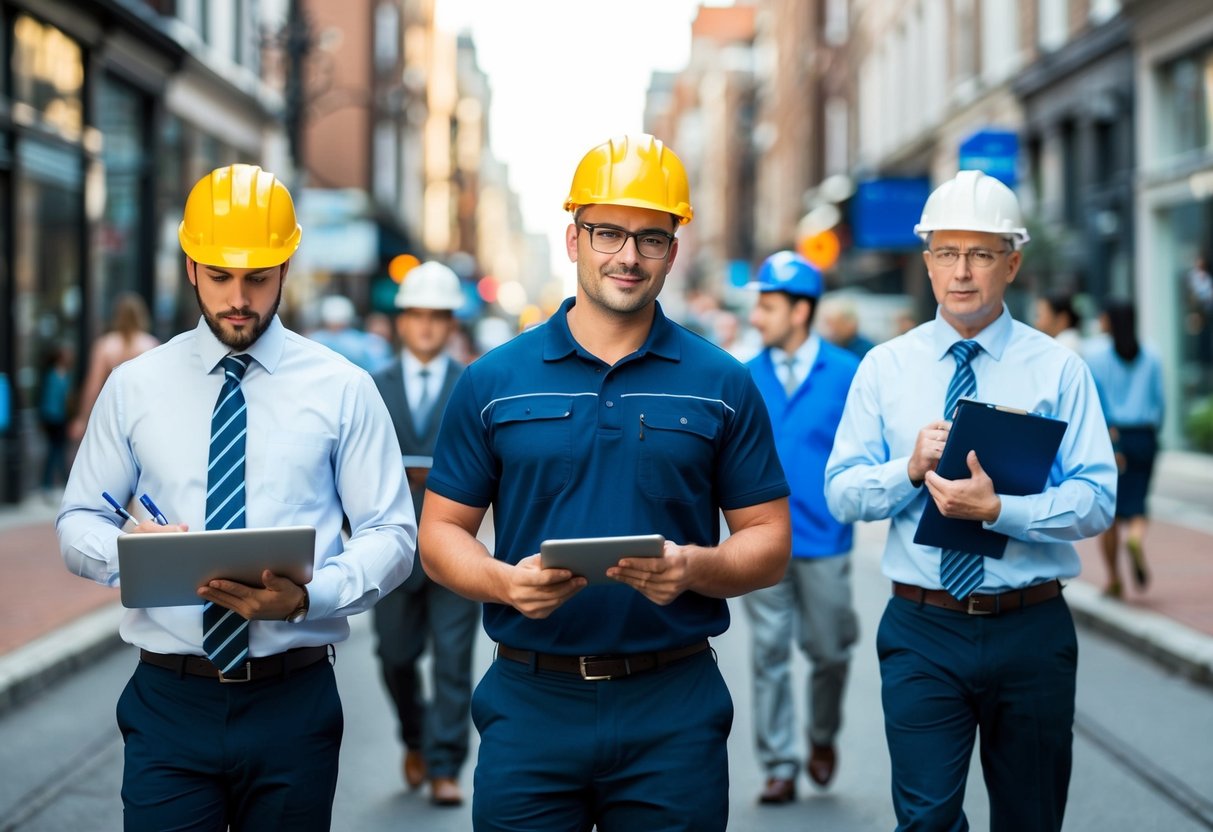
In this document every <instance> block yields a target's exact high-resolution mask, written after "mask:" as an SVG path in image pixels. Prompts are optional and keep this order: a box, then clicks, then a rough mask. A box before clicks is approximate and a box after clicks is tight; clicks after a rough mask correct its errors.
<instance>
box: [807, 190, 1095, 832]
mask: <svg viewBox="0 0 1213 832" xmlns="http://www.w3.org/2000/svg"><path fill="white" fill-rule="evenodd" d="M914 232H915V233H916V234H918V235H919V237H921V238H922V240H923V242H924V244H925V247H926V250H925V251H924V252H923V255H922V258H923V261H924V263H925V264H926V267H927V274H928V276H929V277H930V279H931V288H932V290H933V291H934V293H935V299H936V300H937V301H938V304H939V306H938V310H937V312H936V315H935V318H934V319H933V320H931V321H928V322H926V323H924V324H922V325H921V326H918V327H916V328H914V329H912V330H910V331H909V332H907V333H906V334H905V335H902V336H899V337H897V338H894V339H892V340H890V341H886V342H885V343H883V344H880V345H878V346H876V347H874V348H872V350H871V351H870V352H869V353H868V354H867V355H866V356H865V357H864V359H863V362H862V363H861V364H860V365H859V370H858V371H857V373H856V375H855V380H854V382H852V384H851V389H850V392H849V394H848V396H847V403H846V405H845V406H844V408H843V414H842V421H841V423H840V424H839V426H838V432H837V433H836V435H835V438H834V447H833V450H832V451H831V454H830V459H829V461H828V462H827V463H826V485H825V494H826V502H827V503H828V505H829V507H830V511H831V513H832V514H833V515H834V516H835V517H836V518H837V519H838V520H839V521H840V522H843V523H853V522H856V521H860V520H863V521H872V520H889V521H890V525H889V534H888V538H887V541H886V543H885V550H884V558H883V560H882V564H881V565H882V569H883V571H884V574H885V576H886V577H887V578H888V579H889V580H890V581H891V582H892V597H891V598H890V599H889V601H888V605H887V606H886V607H885V611H884V616H883V618H882V619H881V622H880V629H879V632H878V633H877V636H876V640H877V649H878V651H879V654H880V675H881V685H882V692H883V704H884V721H885V738H886V740H887V742H888V746H889V758H890V761H891V764H892V775H893V788H892V792H893V807H894V810H895V811H896V813H897V823H898V826H897V828H898V829H899V830H918V829H966V828H968V823H967V821H966V820H965V816H964V795H965V782H966V780H967V778H968V774H969V760H970V759H971V758H972V754H973V744H974V742H975V741H976V738H977V737H978V735H980V737H981V761H982V767H983V769H984V774H985V783H986V787H987V792H988V793H989V798H990V817H991V818H992V819H993V823H992V824H991V828H992V829H994V830H1016V832H1026V831H1027V830H1033V832H1056V830H1059V829H1061V825H1062V818H1063V816H1064V814H1065V805H1066V793H1067V789H1068V787H1069V782H1070V768H1071V745H1072V743H1073V739H1074V736H1073V724H1074V689H1075V688H1074V686H1075V672H1076V669H1077V660H1078V646H1077V642H1076V636H1075V632H1074V622H1073V620H1072V619H1071V617H1070V610H1069V608H1068V607H1067V606H1066V601H1065V599H1064V598H1063V596H1062V592H1061V586H1062V584H1061V582H1062V581H1066V580H1069V579H1070V578H1072V577H1074V576H1075V575H1077V574H1078V570H1079V566H1080V564H1079V560H1078V555H1077V553H1076V552H1075V551H1074V545H1073V541H1075V540H1080V539H1082V538H1084V537H1091V536H1093V535H1095V534H1097V533H1099V532H1100V531H1102V530H1103V529H1104V528H1106V527H1107V525H1108V523H1109V520H1110V519H1111V516H1112V509H1113V504H1114V502H1115V492H1116V466H1115V463H1114V462H1113V459H1112V448H1111V444H1110V442H1109V440H1108V432H1107V426H1106V425H1105V424H1104V418H1103V413H1102V411H1101V409H1100V406H1099V396H1098V393H1097V391H1096V387H1095V382H1094V381H1093V379H1092V377H1091V373H1090V371H1089V370H1088V369H1087V366H1086V364H1084V363H1083V361H1082V360H1081V359H1079V358H1078V357H1077V356H1075V355H1074V353H1072V352H1071V351H1070V350H1068V349H1066V348H1065V347H1063V346H1061V345H1060V344H1058V343H1057V342H1056V341H1054V340H1053V339H1052V338H1050V337H1048V336H1047V335H1045V334H1044V333H1041V332H1038V331H1036V330H1034V329H1032V328H1031V327H1028V326H1026V325H1024V324H1022V323H1020V322H1018V321H1015V320H1013V319H1012V318H1011V313H1010V310H1008V309H1007V305H1006V303H1005V301H1004V297H1005V296H1006V292H1007V288H1008V287H1009V286H1010V285H1011V283H1012V282H1013V281H1014V280H1015V278H1016V276H1017V275H1018V273H1019V267H1020V265H1021V262H1022V257H1023V255H1022V251H1021V250H1022V248H1023V246H1024V244H1025V243H1027V242H1028V231H1027V229H1026V228H1025V227H1024V223H1023V215H1022V214H1021V212H1020V208H1019V201H1018V199H1017V198H1016V197H1015V193H1014V192H1013V191H1012V190H1011V189H1010V188H1008V187H1007V186H1006V185H1005V184H1003V183H1002V182H1000V181H998V180H997V179H995V178H993V177H991V176H987V175H985V174H984V173H983V172H981V171H977V170H962V171H960V172H958V173H957V174H956V176H955V177H954V178H952V179H950V180H948V181H947V182H944V183H943V184H941V185H940V186H939V187H938V188H937V189H936V190H935V191H934V192H932V194H931V196H930V197H929V198H928V199H927V202H926V205H925V206H924V207H923V211H922V219H921V221H920V222H919V223H918V225H917V226H916V227H915V228H914ZM966 399H967V400H978V401H980V402H983V403H987V404H991V405H999V406H1000V409H999V410H995V409H994V408H986V407H981V406H980V405H978V406H977V407H974V406H973V405H971V404H970V405H963V408H964V409H963V410H962V411H961V413H962V416H964V415H967V414H977V416H978V418H983V417H985V416H987V414H991V413H1005V410H1003V409H1002V408H1010V409H1014V410H1017V411H1019V412H1020V413H1021V414H1023V415H1022V418H1023V419H1024V420H1029V419H1036V418H1037V417H1035V416H1032V417H1030V416H1028V415H1027V413H1026V411H1037V412H1038V413H1039V414H1042V415H1044V416H1048V417H1051V419H1053V420H1060V422H1061V423H1062V424H1061V427H1064V428H1065V433H1064V436H1063V437H1062V439H1061V444H1060V447H1059V448H1058V450H1056V452H1054V453H1049V452H1048V451H1047V450H1046V451H1045V454H1047V455H1048V457H1049V458H1050V459H1051V460H1052V462H1051V465H1050V466H1049V470H1048V472H1047V476H1046V475H1045V474H1042V476H1041V479H1042V480H1045V481H1044V482H1043V484H1042V485H1041V486H1038V489H1039V493H1025V492H1027V491H1029V489H1027V488H1026V487H1025V486H1024V485H1023V483H1022V482H1021V483H1020V484H1018V486H1017V487H1008V486H1009V485H1010V484H1009V483H1007V482H1006V481H1005V480H1004V481H1003V482H1002V483H1001V484H1000V483H996V482H995V480H994V478H993V477H991V475H990V474H989V473H988V471H987V467H989V468H990V469H991V470H992V469H993V466H992V465H991V463H992V462H994V460H995V453H998V454H1002V455H1003V457H1004V460H1006V461H1007V467H1018V468H1021V469H1022V468H1025V467H1027V465H1026V464H1025V462H1024V460H1025V458H1026V457H1028V456H1030V454H1029V453H1028V451H1029V450H1030V447H1029V444H1030V443H1029V441H1025V440H1027V439H1028V437H1027V434H1028V433H1029V432H1030V430H1031V427H1030V425H1032V424H1033V423H1032V422H1020V423H1019V424H1018V425H1017V426H1016V428H1015V429H1003V431H1002V432H1001V435H999V436H997V437H990V438H991V439H993V440H994V441H992V442H991V444H990V445H989V446H988V447H987V448H983V449H982V451H981V453H980V454H979V453H978V452H977V451H976V450H975V449H974V444H973V443H972V442H971V441H969V442H965V443H964V444H963V445H959V446H958V445H957V444H955V443H951V442H950V437H957V436H958V434H956V433H954V432H953V423H952V420H953V418H954V417H955V418H959V417H956V416H955V414H956V412H957V408H958V407H959V406H961V405H960V402H961V401H963V400H966ZM966 411H967V414H966ZM1012 418H1018V417H1012ZM1043 421H1046V420H1040V422H1043ZM1040 422H1036V423H1035V424H1037V425H1038V427H1039V426H1040ZM1052 424H1053V426H1054V427H1056V426H1057V423H1056V422H1053V423H1052ZM987 430H989V429H987ZM958 441H963V440H958ZM945 446H948V447H949V449H950V452H949V456H950V453H951V452H954V451H959V452H960V454H959V457H960V458H959V460H958V462H959V463H960V465H961V466H963V468H962V469H961V471H960V473H959V474H958V473H957V472H954V471H952V470H947V469H945V471H944V472H941V471H939V470H937V469H938V468H939V466H940V464H941V457H942V456H943V454H944V448H945ZM1045 447H1046V448H1047V447H1048V446H1047V445H1046V446H1045ZM1046 461H1047V460H1046ZM983 462H984V465H985V466H987V467H983ZM966 469H967V470H966ZM1004 470H1005V469H1004ZM945 472H946V473H947V474H948V476H943V473H945ZM932 503H933V505H934V508H935V509H938V514H934V513H933V514H932V515H931V517H938V516H939V515H942V517H944V518H948V520H949V521H951V522H948V523H946V524H943V523H941V525H945V527H946V529H947V531H946V536H943V537H941V538H936V540H938V542H934V545H930V544H929V542H927V541H924V542H919V541H920V540H921V539H922V538H920V530H923V526H922V522H921V521H922V519H923V517H924V512H926V511H927V510H928V505H929V504H932ZM932 511H933V510H932ZM1000 546H1001V548H999V547H1000Z"/></svg>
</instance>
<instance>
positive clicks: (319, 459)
mask: <svg viewBox="0 0 1213 832" xmlns="http://www.w3.org/2000/svg"><path fill="white" fill-rule="evenodd" d="M333 441H334V440H332V439H330V438H329V437H327V436H324V435H323V434H312V433H296V432H293V431H285V430H282V431H275V432H274V433H273V434H271V435H269V436H268V437H267V438H266V447H265V471H264V480H265V490H266V493H267V494H268V495H269V496H270V498H271V499H273V500H276V501H278V502H280V503H285V504H287V505H293V506H304V505H311V504H313V503H317V502H319V501H321V500H326V499H330V498H331V497H332V495H333V489H334V486H333V466H332V463H331V462H330V459H329V457H330V454H331V452H332V448H333Z"/></svg>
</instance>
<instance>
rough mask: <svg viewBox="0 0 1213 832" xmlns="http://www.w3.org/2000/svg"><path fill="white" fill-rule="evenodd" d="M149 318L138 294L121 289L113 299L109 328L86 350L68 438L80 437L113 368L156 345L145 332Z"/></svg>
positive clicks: (153, 339)
mask: <svg viewBox="0 0 1213 832" xmlns="http://www.w3.org/2000/svg"><path fill="white" fill-rule="evenodd" d="M149 321H150V318H149V316H148V312H147V304H146V303H144V302H143V298H142V297H140V296H139V295H137V294H135V293H134V292H123V293H121V294H119V295H118V296H117V297H116V298H114V306H113V314H112V315H111V316H110V329H109V331H108V332H106V333H105V334H104V335H102V336H101V337H100V338H98V339H97V340H96V341H94V342H93V346H92V348H91V349H90V350H89V362H88V373H87V374H86V375H85V377H84V384H83V386H82V387H81V389H80V400H79V402H78V404H77V406H76V416H75V418H73V419H72V421H71V422H70V423H69V424H68V429H67V435H68V438H69V439H71V440H72V441H74V442H79V441H80V439H81V437H83V436H84V429H85V427H86V426H87V425H88V419H89V416H90V414H91V413H92V412H93V404H94V403H95V402H96V401H97V396H98V395H99V394H100V393H101V388H102V386H104V384H105V381H106V379H108V378H109V376H110V373H111V372H113V370H114V368H115V367H117V366H118V365H119V364H121V363H123V362H124V361H130V360H131V359H132V358H135V357H136V356H139V355H142V354H143V353H145V352H147V351H148V350H150V349H152V348H153V347H155V346H158V345H159V344H160V339H159V338H157V337H156V336H155V335H152V334H151V333H150V332H148V329H149Z"/></svg>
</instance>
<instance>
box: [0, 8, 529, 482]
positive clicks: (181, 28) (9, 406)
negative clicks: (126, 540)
mask: <svg viewBox="0 0 1213 832" xmlns="http://www.w3.org/2000/svg"><path fill="white" fill-rule="evenodd" d="M0 27H2V28H3V33H4V35H3V37H0V73H3V78H2V79H0V81H2V84H0V90H3V91H5V92H3V93H0V501H5V502H14V501H18V500H20V499H22V497H23V496H24V495H25V494H26V493H28V492H29V491H30V490H32V488H33V483H34V479H35V472H36V471H38V470H40V465H41V455H42V442H41V436H40V432H39V430H38V424H37V415H36V406H37V399H38V395H39V392H40V381H41V378H40V377H41V375H42V373H41V365H42V364H43V363H44V361H45V360H46V358H47V356H48V355H49V354H50V352H51V351H52V350H53V349H55V348H56V347H58V346H60V345H67V346H70V347H72V348H73V349H74V351H75V354H76V364H77V374H78V375H79V374H80V372H81V368H83V367H84V366H86V365H87V360H88V349H89V347H90V345H91V344H92V342H93V340H94V339H95V338H96V336H97V335H99V334H101V333H102V332H104V331H105V330H106V329H107V328H108V322H109V317H110V306H111V303H112V301H113V299H114V298H115V296H116V295H117V294H118V293H119V292H122V291H125V290H133V291H136V292H138V293H139V294H141V295H142V296H143V297H144V298H145V299H146V300H147V301H148V305H149V307H150V308H151V310H152V315H153V329H154V331H155V333H156V334H157V335H158V336H159V337H161V338H162V339H167V338H169V337H171V336H172V335H174V334H176V333H177V332H180V331H182V330H184V329H187V328H189V327H192V326H193V325H194V323H195V322H196V321H197V317H198V311H197V306H196V303H195V300H194V297H193V293H192V291H190V289H189V286H188V283H187V282H186V281H185V280H184V278H183V270H182V255H181V253H180V248H179V246H178V243H177V224H178V223H179V222H180V216H181V209H182V206H183V204H184V201H185V197H186V195H187V194H188V192H189V189H190V188H191V187H192V186H193V184H194V183H195V182H196V181H197V180H198V179H199V178H200V177H202V176H203V175H205V174H206V173H207V172H208V171H210V170H212V169H214V168H215V167H218V166H221V165H225V164H230V163H233V162H247V163H254V164H260V165H262V166H263V167H265V168H267V169H268V170H272V171H274V172H275V173H276V174H278V175H279V176H280V178H282V179H283V180H284V181H286V182H287V183H288V184H289V185H290V187H291V189H292V192H293V193H294V195H295V198H296V203H297V208H298V211H299V214H300V218H301V222H302V223H303V225H304V228H305V231H304V244H303V247H302V248H301V250H300V252H299V254H298V255H297V261H296V263H295V268H294V269H292V273H291V277H292V279H291V280H290V281H288V282H287V291H286V293H285V294H286V296H285V298H284V304H283V309H282V312H283V315H284V317H286V318H287V320H288V323H289V324H291V325H293V326H296V327H300V328H306V326H307V325H308V324H309V323H310V319H309V315H308V313H309V311H310V309H311V308H312V306H313V303H312V301H313V300H314V299H315V298H317V297H318V296H320V295H323V294H326V293H329V292H340V293H342V294H346V295H348V296H350V297H351V298H352V299H354V300H355V303H356V305H357V306H358V308H359V310H360V311H362V312H366V311H369V310H371V309H372V308H375V307H376V306H377V305H378V306H380V307H382V306H385V305H386V306H387V308H390V306H391V297H392V296H393V295H394V292H395V284H394V283H391V281H390V279H389V278H387V276H386V263H387V262H388V261H389V260H390V259H391V258H392V257H394V256H396V255H398V254H406V253H407V254H412V255H414V256H416V257H417V258H418V259H426V258H430V257H436V258H440V259H446V260H449V261H450V262H451V263H452V265H453V266H455V265H457V266H458V270H459V271H460V274H461V276H463V277H464V278H465V280H466V281H467V282H468V284H469V294H470V295H474V294H475V293H474V289H472V288H471V287H473V286H474V283H475V281H476V279H477V278H478V277H479V276H480V275H481V274H483V273H484V272H485V271H486V269H489V268H498V266H497V264H496V263H491V264H490V259H491V258H493V257H506V255H508V262H509V263H513V264H518V265H517V268H518V270H519V271H520V272H521V271H522V270H523V269H524V268H525V266H526V265H527V264H533V263H534V262H536V260H537V259H539V258H542V261H543V262H545V263H546V258H547V255H546V253H541V254H540V255H536V254H535V253H534V252H535V250H536V249H537V248H542V244H541V241H538V240H537V238H535V237H533V236H528V235H526V234H525V233H524V231H523V229H522V224H521V216H520V212H519V211H518V210H517V199H516V197H515V196H514V195H513V194H512V193H511V192H510V190H509V184H508V181H507V179H506V175H505V173H506V171H505V168H504V166H503V165H501V164H500V163H498V162H497V161H496V160H495V159H493V157H492V152H491V147H490V144H489V137H488V133H487V118H488V112H489V102H490V97H489V88H488V82H487V79H486V78H485V77H484V75H483V73H480V72H479V70H478V69H476V68H475V55H474V45H473V44H471V43H470V41H468V40H467V39H466V38H463V39H461V38H459V37H458V36H457V35H456V34H454V33H445V32H441V31H439V30H438V29H437V28H436V26H435V21H434V0H343V2H342V3H329V2H327V1H326V0H90V1H89V2H87V3H82V2H79V0H0ZM486 204H487V205H489V206H493V207H492V208H488V209H486V207H485V206H486ZM484 210H490V211H491V212H494V213H493V216H494V224H493V231H492V235H491V239H492V240H493V242H494V243H495V245H494V246H493V247H492V248H486V241H485V239H484V236H483V234H482V233H481V232H480V230H479V229H480V227H482V226H483V225H484V223H483V222H479V221H478V219H477V214H478V212H480V211H484ZM503 252H504V253H505V254H502V253H503ZM502 268H506V267H504V266H503V267H502ZM545 271H546V270H545ZM385 281H386V282H388V283H389V284H390V285H387V286H385V285H384V283H385ZM376 287H379V292H378V295H376Z"/></svg>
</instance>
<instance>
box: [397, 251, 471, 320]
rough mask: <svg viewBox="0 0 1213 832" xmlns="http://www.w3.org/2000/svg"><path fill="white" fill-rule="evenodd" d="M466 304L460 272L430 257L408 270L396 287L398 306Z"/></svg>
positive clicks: (456, 305) (399, 307)
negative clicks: (456, 272) (457, 272)
mask: <svg viewBox="0 0 1213 832" xmlns="http://www.w3.org/2000/svg"><path fill="white" fill-rule="evenodd" d="M461 306H463V286H462V285H461V284H460V283H459V276H458V275H457V274H455V272H453V271H451V269H450V268H448V267H447V266H444V265H442V264H441V263H439V262H437V261H434V260H427V261H426V262H424V263H422V264H421V265H420V266H416V267H414V268H412V269H410V270H409V272H408V274H406V275H405V276H404V281H403V282H401V284H400V288H399V289H398V290H397V291H396V308H397V309H450V310H452V311H454V310H456V309H458V308H459V307H461Z"/></svg>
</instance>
